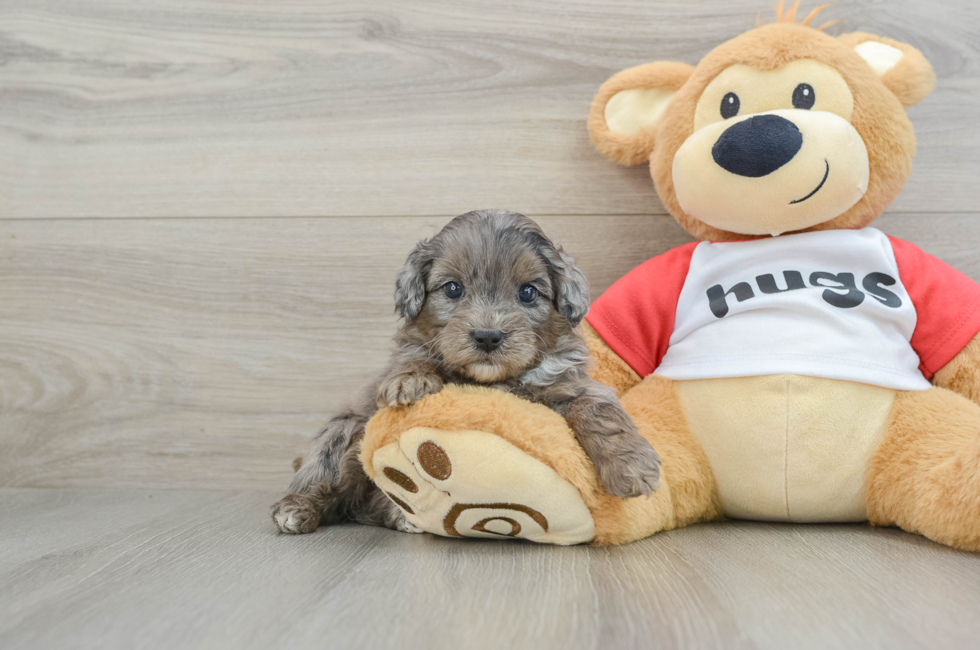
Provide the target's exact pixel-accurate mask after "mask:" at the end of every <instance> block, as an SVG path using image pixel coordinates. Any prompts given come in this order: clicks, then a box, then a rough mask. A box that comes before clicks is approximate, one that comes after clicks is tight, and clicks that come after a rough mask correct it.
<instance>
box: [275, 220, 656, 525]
mask: <svg viewBox="0 0 980 650" xmlns="http://www.w3.org/2000/svg"><path fill="white" fill-rule="evenodd" d="M395 307H396V310H397V311H398V313H399V314H400V315H401V316H402V318H403V319H404V322H403V324H402V326H401V327H400V328H399V330H398V333H397V335H396V336H395V350H394V353H393V354H392V358H391V361H390V362H389V364H388V368H387V369H386V370H385V372H384V373H383V374H382V376H381V377H380V378H379V379H378V380H377V381H376V382H374V383H373V384H372V385H371V386H370V387H368V389H367V390H366V391H365V392H364V394H363V395H362V396H361V397H360V398H359V399H358V400H357V401H356V402H355V403H354V404H353V405H352V406H351V408H350V409H349V410H348V411H347V412H346V413H344V414H342V415H340V416H338V417H336V418H334V419H333V420H331V421H330V422H329V423H328V424H327V426H326V427H325V428H324V429H323V431H321V432H320V434H319V435H318V436H317V437H316V438H315V440H314V441H313V445H312V448H311V449H310V451H309V453H308V454H307V455H306V456H305V457H304V459H303V462H302V464H301V466H300V468H299V470H298V471H297V472H296V475H295V477H294V478H293V481H292V483H291V485H290V486H289V494H288V495H287V496H286V497H285V498H283V499H282V500H280V501H279V502H278V503H276V504H275V505H273V506H272V518H273V520H274V521H275V522H276V525H277V526H278V527H279V529H280V530H281V531H283V532H287V533H307V532H312V531H313V530H316V528H317V526H318V525H320V524H321V523H323V524H331V523H335V522H339V521H343V520H353V521H357V522H360V523H364V524H369V525H380V526H387V527H389V528H395V529H398V530H406V531H408V530H413V529H414V526H412V524H410V523H409V522H408V521H407V520H406V519H405V517H404V516H403V515H402V511H401V510H400V509H399V507H398V506H397V505H395V504H394V503H393V502H392V501H390V500H389V499H388V498H387V497H386V496H385V495H384V493H383V492H382V491H381V490H379V489H378V488H377V487H375V485H374V484H373V483H372V482H371V481H370V480H369V479H368V477H367V475H366V474H365V473H364V470H363V469H362V467H361V464H360V462H359V460H358V454H359V452H360V446H361V439H362V438H363V437H364V425H365V424H366V423H367V421H368V420H369V419H370V418H371V416H373V415H374V414H375V412H376V411H377V410H378V408H382V407H399V406H406V405H409V404H413V403H414V402H417V401H418V400H420V399H422V398H423V397H425V396H426V395H429V394H432V393H436V392H438V391H439V390H441V389H442V387H443V385H444V384H446V383H455V384H479V385H485V386H492V387H494V388H497V389H500V390H503V391H507V392H510V393H513V394H515V395H517V396H519V397H522V398H524V399H527V400H529V401H532V402H536V403H540V404H544V405H545V406H548V407H549V408H552V409H554V410H555V411H557V412H558V413H559V414H561V415H562V416H563V417H564V418H565V419H566V421H567V422H568V424H569V426H570V428H571V429H572V430H573V431H574V432H575V437H576V439H577V440H578V442H579V444H580V445H581V446H582V448H583V450H584V451H585V453H586V454H587V455H588V456H589V458H590V459H591V460H592V463H593V465H595V468H596V473H597V474H598V476H599V479H600V480H601V481H602V484H603V486H604V487H605V489H606V491H607V492H609V493H610V494H612V495H614V496H618V497H635V496H639V495H649V494H650V493H651V492H652V491H653V490H655V489H656V488H657V484H658V481H659V476H660V458H659V456H658V455H657V452H656V451H654V449H653V447H651V446H650V443H649V442H647V440H646V439H645V438H643V437H642V436H641V435H640V434H639V433H638V432H637V429H636V426H635V425H634V423H633V421H632V420H631V419H630V417H629V416H628V415H627V414H626V412H625V411H624V410H623V409H622V407H621V406H620V404H619V401H618V399H617V397H616V393H615V391H614V390H613V389H611V388H609V387H607V386H603V385H602V384H600V383H598V382H596V381H593V380H592V379H590V378H589V376H588V364H589V351H588V347H587V346H586V343H585V340H584V339H583V338H582V334H581V333H580V332H579V330H577V329H576V326H577V325H578V324H579V322H580V321H581V320H582V318H583V317H584V316H585V314H586V312H587V311H588V309H589V290H588V284H587V283H586V280H585V276H584V275H583V274H582V272H581V271H580V270H579V269H578V268H577V267H576V266H575V263H574V261H573V260H572V259H571V258H570V257H569V256H568V255H567V254H566V253H565V252H564V251H563V250H562V249H561V248H560V247H557V246H555V245H554V244H553V243H552V242H551V241H549V240H548V238H547V237H545V236H544V233H542V231H541V229H540V228H539V227H538V225H537V224H535V223H534V222H533V221H531V220H530V219H528V218H527V217H525V216H523V215H520V214H515V213H512V212H503V211H475V212H468V213H466V214H463V215H460V216H458V217H456V218H455V219H453V220H452V221H451V222H450V223H449V224H448V225H447V226H446V227H445V228H443V230H442V231H441V232H439V234H437V235H436V236H435V237H433V238H432V239H430V240H427V241H422V242H420V243H419V244H418V246H416V248H415V250H413V251H412V253H411V254H410V255H409V256H408V260H407V261H406V263H405V266H404V267H403V268H402V270H401V271H400V272H399V273H398V278H397V281H396V288H395Z"/></svg>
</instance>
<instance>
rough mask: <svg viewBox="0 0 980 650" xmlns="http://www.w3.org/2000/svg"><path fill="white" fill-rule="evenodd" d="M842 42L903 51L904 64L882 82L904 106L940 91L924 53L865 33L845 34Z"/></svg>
mask: <svg viewBox="0 0 980 650" xmlns="http://www.w3.org/2000/svg"><path fill="white" fill-rule="evenodd" d="M838 40H839V41H840V42H841V43H843V44H844V45H846V46H848V47H850V48H854V47H857V46H858V45H860V44H861V43H864V42H866V41H876V42H878V43H884V44H885V45H890V46H891V47H894V48H897V49H899V50H901V51H902V54H903V56H902V58H901V60H899V62H898V63H897V64H895V67H894V68H892V69H891V70H889V71H888V72H886V73H885V75H884V76H883V77H882V78H881V82H882V83H883V84H885V86H886V87H887V88H888V89H889V90H890V91H892V92H893V93H895V96H896V97H898V100H899V101H900V102H902V106H906V107H908V106H915V105H916V104H918V103H919V102H921V101H922V100H923V99H925V98H926V96H928V95H929V93H931V92H932V90H933V89H934V88H935V87H936V73H935V72H934V71H933V69H932V66H931V65H929V62H928V61H926V57H924V56H922V52H920V51H919V50H917V49H915V48H914V47H912V46H910V45H907V44H905V43H902V42H900V41H895V40H892V39H890V38H882V37H881V36H875V35H874V34H866V33H864V32H851V33H850V34H842V35H840V36H839V37H838Z"/></svg>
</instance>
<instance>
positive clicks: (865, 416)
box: [361, 2, 980, 551]
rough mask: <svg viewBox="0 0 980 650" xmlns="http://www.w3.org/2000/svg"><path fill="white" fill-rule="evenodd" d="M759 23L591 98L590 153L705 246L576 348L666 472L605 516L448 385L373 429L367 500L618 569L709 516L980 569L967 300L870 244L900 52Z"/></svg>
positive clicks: (943, 278)
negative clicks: (593, 557) (805, 529)
mask: <svg viewBox="0 0 980 650" xmlns="http://www.w3.org/2000/svg"><path fill="white" fill-rule="evenodd" d="M798 4H799V3H798V2H797V3H796V4H794V5H793V6H792V7H790V8H789V9H788V10H785V11H784V10H783V6H782V3H780V6H779V8H778V9H777V16H776V22H775V23H771V24H765V25H757V27H756V28H754V29H752V30H750V31H748V32H745V33H743V34H741V35H740V36H738V37H736V38H734V39H732V40H730V41H728V42H726V43H723V44H721V45H719V46H717V47H716V48H715V49H714V50H712V51H711V52H710V53H708V54H707V55H706V56H705V57H704V58H703V59H702V60H701V61H700V62H699V63H698V64H697V65H696V66H694V67H692V66H689V65H686V64H683V63H675V62H663V61H657V62H653V63H647V64H644V65H640V66H637V67H634V68H630V69H627V70H624V71H622V72H620V73H618V74H616V75H614V76H613V77H612V78H610V79H609V80H608V81H606V82H605V83H604V84H603V85H602V87H601V88H600V89H599V91H598V94H597V95H596V97H595V99H594V101H593V105H592V109H591V113H590V115H589V119H588V129H589V134H590V136H591V138H592V141H593V143H594V144H595V146H596V148H597V149H598V151H599V152H601V153H602V154H604V155H605V156H606V157H607V158H609V159H610V160H612V161H614V162H617V163H621V164H625V165H636V164H642V163H647V162H649V166H650V174H651V177H652V179H653V182H654V185H655V187H656V190H657V193H658V195H659V196H660V199H661V200H662V202H663V204H664V206H665V207H666V209H667V210H668V211H669V212H670V214H671V215H672V216H673V217H674V218H675V219H676V221H677V222H678V223H679V224H680V226H681V227H682V228H684V229H685V230H686V231H687V232H688V233H690V234H691V235H692V236H693V237H694V238H695V239H696V240H697V241H694V242H691V243H690V244H686V245H684V246H681V247H679V248H676V249H674V250H671V251H669V252H667V253H665V254H663V255H659V256H657V257H654V258H652V259H650V260H648V261H647V262H645V263H643V264H641V265H640V266H639V267H637V268H636V269H634V270H633V271H631V272H629V273H628V274H627V275H626V276H624V277H623V278H621V279H620V280H619V281H617V282H616V283H615V284H614V285H613V286H612V287H611V288H610V289H608V290H607V291H606V292H605V293H603V294H602V295H601V296H600V297H599V298H598V299H597V300H595V302H594V303H593V305H592V308H591V309H590V311H589V313H588V315H587V316H586V320H585V322H583V324H582V326H581V327H582V328H583V334H584V336H585V337H586V339H587V341H588V344H589V350H590V354H591V357H592V362H593V366H592V376H593V377H594V378H595V379H597V380H599V381H601V382H603V383H605V384H607V385H609V386H611V387H613V388H614V389H615V390H616V391H617V394H618V395H619V398H620V400H621V402H622V404H623V406H624V408H625V409H626V411H627V412H628V413H629V414H630V416H631V417H632V418H633V419H634V421H635V422H636V424H637V426H638V428H639V430H640V432H641V433H642V435H643V436H644V437H646V438H647V439H648V440H649V441H650V443H651V444H652V445H653V446H654V448H655V449H656V450H657V451H658V452H659V454H660V457H661V459H662V470H661V482H660V487H659V489H658V490H657V491H656V492H655V493H654V494H653V495H652V496H650V497H642V496H641V497H636V498H631V499H619V498H615V497H612V496H610V495H608V494H606V493H605V492H604V491H603V490H602V488H601V485H600V484H599V482H598V481H597V479H596V476H595V472H594V471H593V469H592V467H591V464H590V463H589V461H588V458H587V457H586V456H585V454H584V453H583V452H582V450H581V448H579V447H578V445H577V444H576V443H575V439H574V436H573V434H572V433H571V431H570V430H569V429H568V427H567V425H566V424H565V422H564V421H563V420H562V418H561V417H560V416H558V415H557V414H556V413H554V412H552V411H550V410H548V409H547V408H545V407H543V406H540V405H535V404H531V403H528V402H525V401H523V400H520V399H518V398H516V397H514V396H513V395H509V394H504V393H501V392H500V391H494V390H493V389H490V388H482V387H460V386H448V387H446V388H445V389H444V390H443V391H441V392H439V393H437V394H434V395H430V396H428V397H426V398H424V399H423V400H422V401H421V402H419V403H417V404H415V405H412V406H410V407H400V408H393V409H385V410H383V411H381V412H379V413H378V414H377V415H376V416H375V417H374V419H372V420H371V421H370V422H369V423H368V426H367V433H366V437H365V440H364V442H363V445H362V450H361V460H362V463H363V465H364V468H365V471H366V472H367V473H368V475H369V476H370V477H371V478H372V479H373V480H374V481H375V482H376V483H377V484H378V485H379V486H380V487H381V488H382V489H383V490H384V491H385V492H386V493H387V494H388V495H389V496H390V497H391V498H392V500H393V501H394V502H395V503H397V504H398V505H399V506H400V507H401V508H402V509H403V510H404V511H405V513H406V516H407V517H408V518H409V520H410V521H411V522H412V523H413V524H415V525H416V526H417V527H419V528H421V529H423V530H426V531H429V532H431V533H435V534H438V535H444V536H449V537H484V538H487V537H494V538H506V537H510V538H523V539H528V540H532V541H536V542H542V543H554V544H577V543H593V544H621V543H626V542H630V541H634V540H637V539H641V538H643V537H646V536H649V535H652V534H654V533H656V532H659V531H664V530H669V529H672V528H677V527H681V526H686V525H689V524H693V523H696V522H702V521H707V520H711V519H715V518H719V517H728V518H738V519H752V520H765V521H787V522H859V521H867V522H870V523H872V524H875V525H881V526H898V527H901V528H902V529H904V530H906V531H909V532H912V533H918V534H921V535H924V536H925V537H927V538H929V539H931V540H934V541H936V542H939V543H942V544H946V545H949V546H952V547H955V548H960V549H966V550H972V551H980V286H978V285H977V284H976V283H975V282H973V281H972V280H971V279H970V278H968V277H967V276H965V275H964V274H962V273H960V272H958V271H956V270H955V269H953V268H952V267H950V266H948V265H947V264H945V263H944V262H942V261H940V260H938V259H936V258H935V257H932V256H930V255H928V254H927V253H925V252H923V251H922V250H921V249H919V248H918V247H916V246H915V245H914V244H911V243H908V242H905V241H902V240H899V239H896V238H894V237H890V236H887V235H885V234H883V233H882V232H881V231H879V230H877V229H875V228H874V227H872V226H871V224H872V222H873V221H874V220H875V219H876V218H877V217H879V216H880V215H881V214H882V213H883V212H884V210H885V208H886V207H887V206H888V204H889V203H890V202H891V201H892V200H893V199H894V198H895V197H896V196H897V194H898V193H899V192H900V191H901V189H902V187H903V185H904V183H905V181H906V179H907V178H908V176H909V173H910V171H911V164H912V158H913V156H914V154H915V134H914V131H913V128H912V125H911V123H910V121H909V119H908V118H907V116H906V108H907V107H909V106H912V105H914V104H916V103H917V102H919V101H921V100H922V99H924V98H925V97H926V96H927V95H928V94H929V93H930V92H931V90H932V89H933V87H934V85H935V76H934V73H933V70H932V68H931V66H930V65H929V63H928V62H927V61H926V59H925V58H924V57H923V55H922V54H921V53H920V52H919V51H918V50H916V49H915V48H913V47H911V46H909V45H906V44H904V43H900V42H897V41H894V40H890V39H887V38H881V37H878V36H874V35H871V34H865V33H846V34H843V35H841V36H838V37H832V36H830V35H828V34H827V33H826V32H825V31H824V27H826V25H823V26H821V27H814V26H812V24H811V23H812V22H813V20H814V18H815V16H816V15H817V13H819V11H820V9H822V7H821V8H818V9H816V10H814V11H813V12H812V13H811V14H810V15H808V16H807V17H805V18H804V19H803V20H802V21H801V22H799V23H797V22H796V10H797V6H798Z"/></svg>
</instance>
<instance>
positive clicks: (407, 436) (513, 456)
mask: <svg viewBox="0 0 980 650" xmlns="http://www.w3.org/2000/svg"><path fill="white" fill-rule="evenodd" d="M372 464H373V467H374V469H375V472H376V478H375V482H376V483H377V484H378V486H379V487H380V488H381V489H382V490H384V492H385V494H387V495H388V497H389V498H390V499H391V500H392V501H393V502H394V503H395V504H396V505H398V507H399V508H401V509H402V511H403V512H404V514H405V518H406V520H407V522H408V523H409V524H411V525H412V526H414V527H417V528H419V529H421V530H425V531H428V532H430V533H434V534H436V535H442V536H445V537H484V538H497V539H499V538H507V537H510V538H522V539H528V540H531V541H535V542H546V543H551V544H579V543H582V542H588V541H591V540H592V539H593V537H594V536H595V524H594V522H593V519H592V514H591V513H590V511H589V509H588V508H587V507H586V505H585V502H584V501H583V500H582V496H581V495H580V494H579V492H578V490H576V489H575V488H574V487H573V486H572V485H571V484H570V483H568V482H567V481H565V480H564V479H562V478H561V477H560V476H559V475H558V474H557V473H556V472H555V471H554V470H553V469H551V468H550V467H548V466H547V465H545V464H544V463H542V462H541V461H539V460H537V459H535V458H532V457H531V456H529V455H527V454H525V453H524V452H523V451H521V450H520V449H518V448H517V447H515V446H514V445H512V444H511V443H509V442H507V441H506V440H503V439H502V438H500V437H498V436H495V435H492V434H490V433H486V432H484V431H443V430H439V429H429V428H425V427H416V428H413V429H409V430H408V431H405V432H404V433H403V434H402V435H401V436H400V437H399V440H398V442H392V443H390V444H388V445H386V446H384V447H382V448H380V449H378V450H377V451H376V452H375V453H374V456H373V458H372Z"/></svg>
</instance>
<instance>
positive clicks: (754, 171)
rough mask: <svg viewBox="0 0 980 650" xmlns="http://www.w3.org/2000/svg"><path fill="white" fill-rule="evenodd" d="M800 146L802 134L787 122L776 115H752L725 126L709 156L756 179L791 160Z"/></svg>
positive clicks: (731, 169) (728, 168)
mask: <svg viewBox="0 0 980 650" xmlns="http://www.w3.org/2000/svg"><path fill="white" fill-rule="evenodd" d="M802 146H803V134H802V133H800V129H799V128H798V127H797V126H796V125H795V124H793V123H792V122H791V121H789V120H787V119H786V118H785V117H780V116H779V115H756V116H754V117H750V118H749V119H747V120H743V121H741V122H739V123H738V124H735V125H733V126H731V127H729V128H727V129H725V131H724V132H723V133H722V134H721V136H720V137H719V138H718V140H717V141H716V142H715V144H714V146H713V147H712V148H711V156H712V158H714V160H715V162H716V163H718V165H719V166H720V167H721V168H722V169H724V170H726V171H729V172H731V173H733V174H738V175H739V176H748V177H750V178H758V177H760V176H765V175H767V174H771V173H772V172H774V171H776V170H777V169H779V168H780V167H782V166H783V165H785V164H786V163H788V162H789V161H791V160H792V159H793V157H794V156H796V154H797V152H799V150H800V148H801V147H802Z"/></svg>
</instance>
